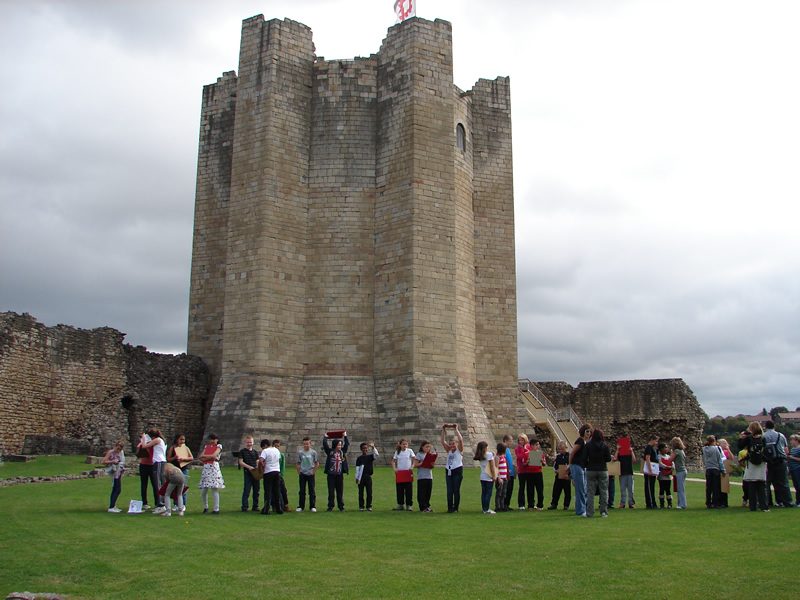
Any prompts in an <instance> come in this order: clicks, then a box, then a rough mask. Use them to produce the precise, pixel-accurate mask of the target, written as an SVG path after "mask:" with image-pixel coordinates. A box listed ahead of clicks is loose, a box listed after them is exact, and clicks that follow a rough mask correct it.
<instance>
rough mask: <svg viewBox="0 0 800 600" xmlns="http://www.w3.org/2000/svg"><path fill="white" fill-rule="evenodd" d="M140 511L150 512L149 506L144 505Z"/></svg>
mask: <svg viewBox="0 0 800 600" xmlns="http://www.w3.org/2000/svg"><path fill="white" fill-rule="evenodd" d="M142 510H143V511H144V510H150V505H149V504H145V505H144V506H143V507H142Z"/></svg>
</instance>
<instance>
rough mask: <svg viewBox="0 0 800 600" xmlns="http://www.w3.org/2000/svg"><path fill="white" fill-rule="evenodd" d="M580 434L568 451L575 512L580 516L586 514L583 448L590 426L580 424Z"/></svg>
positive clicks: (590, 433)
mask: <svg viewBox="0 0 800 600" xmlns="http://www.w3.org/2000/svg"><path fill="white" fill-rule="evenodd" d="M578 433H579V434H580V435H579V437H578V439H577V440H575V444H574V445H573V446H572V450H571V451H570V453H569V474H570V476H571V477H572V484H573V485H574V486H575V514H576V515H577V516H579V517H582V516H584V515H585V514H586V457H585V453H584V450H585V448H586V441H587V440H588V439H589V438H590V437H591V435H592V426H591V425H589V424H588V423H584V424H583V425H581V428H580V430H579V431H578Z"/></svg>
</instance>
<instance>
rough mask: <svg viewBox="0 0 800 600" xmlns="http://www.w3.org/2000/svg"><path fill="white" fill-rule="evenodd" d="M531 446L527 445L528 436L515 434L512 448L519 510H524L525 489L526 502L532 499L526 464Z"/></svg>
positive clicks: (528, 471)
mask: <svg viewBox="0 0 800 600" xmlns="http://www.w3.org/2000/svg"><path fill="white" fill-rule="evenodd" d="M530 450H531V447H530V446H529V445H528V436H527V435H525V434H524V433H520V434H519V435H518V436H517V447H516V448H514V457H515V459H516V461H517V480H518V482H519V483H518V487H519V491H518V492H517V504H518V505H519V509H520V510H525V491H526V490H527V492H528V503H530V502H531V500H532V499H533V482H532V481H531V480H530V467H529V466H528V453H529V452H530Z"/></svg>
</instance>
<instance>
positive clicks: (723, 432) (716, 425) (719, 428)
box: [703, 406, 800, 441]
mask: <svg viewBox="0 0 800 600" xmlns="http://www.w3.org/2000/svg"><path fill="white" fill-rule="evenodd" d="M795 410H796V411H798V412H800V407H798V408H797V409H795ZM787 412H793V411H790V410H789V409H788V408H786V407H785V406H776V407H774V408H773V409H772V410H769V411H768V410H767V409H766V408H764V409H763V410H762V411H761V413H760V414H762V415H764V416H767V415H769V416H770V418H771V419H772V420H773V421H774V422H775V430H776V431H780V432H781V433H783V434H784V435H786V436H787V437H788V436H790V435H791V434H793V433H796V432H797V430H798V428H800V425H798V424H797V423H780V424H779V423H778V420H777V418H776V417H777V415H778V413H787ZM748 425H750V423H748V422H747V419H745V418H744V417H743V416H741V415H738V416H735V417H714V418H713V419H708V420H707V421H706V424H705V427H703V435H714V436H716V437H717V439H720V438H727V439H728V441H734V440H736V439H737V438H738V437H739V434H740V433H741V432H742V431H744V430H745V429H747V427H748Z"/></svg>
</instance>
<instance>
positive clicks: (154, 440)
mask: <svg viewBox="0 0 800 600" xmlns="http://www.w3.org/2000/svg"><path fill="white" fill-rule="evenodd" d="M148 438H149V439H148ZM139 445H140V446H141V447H142V448H148V449H149V448H152V449H153V472H152V475H151V482H154V483H153V487H154V488H155V489H154V493H155V494H157V493H158V490H159V488H160V487H161V484H162V483H164V482H163V477H164V476H163V475H162V471H163V470H164V465H165V464H166V463H167V443H166V442H165V441H164V436H163V435H161V432H160V431H159V430H158V429H156V428H155V427H154V428H153V429H151V430H150V431H148V432H147V434H144V435H142V440H141V442H139ZM155 500H156V507H155V508H154V509H153V514H156V515H157V514H160V513H162V512H164V511H166V510H167V509H166V507H165V506H164V497H163V496H156V498H155Z"/></svg>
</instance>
